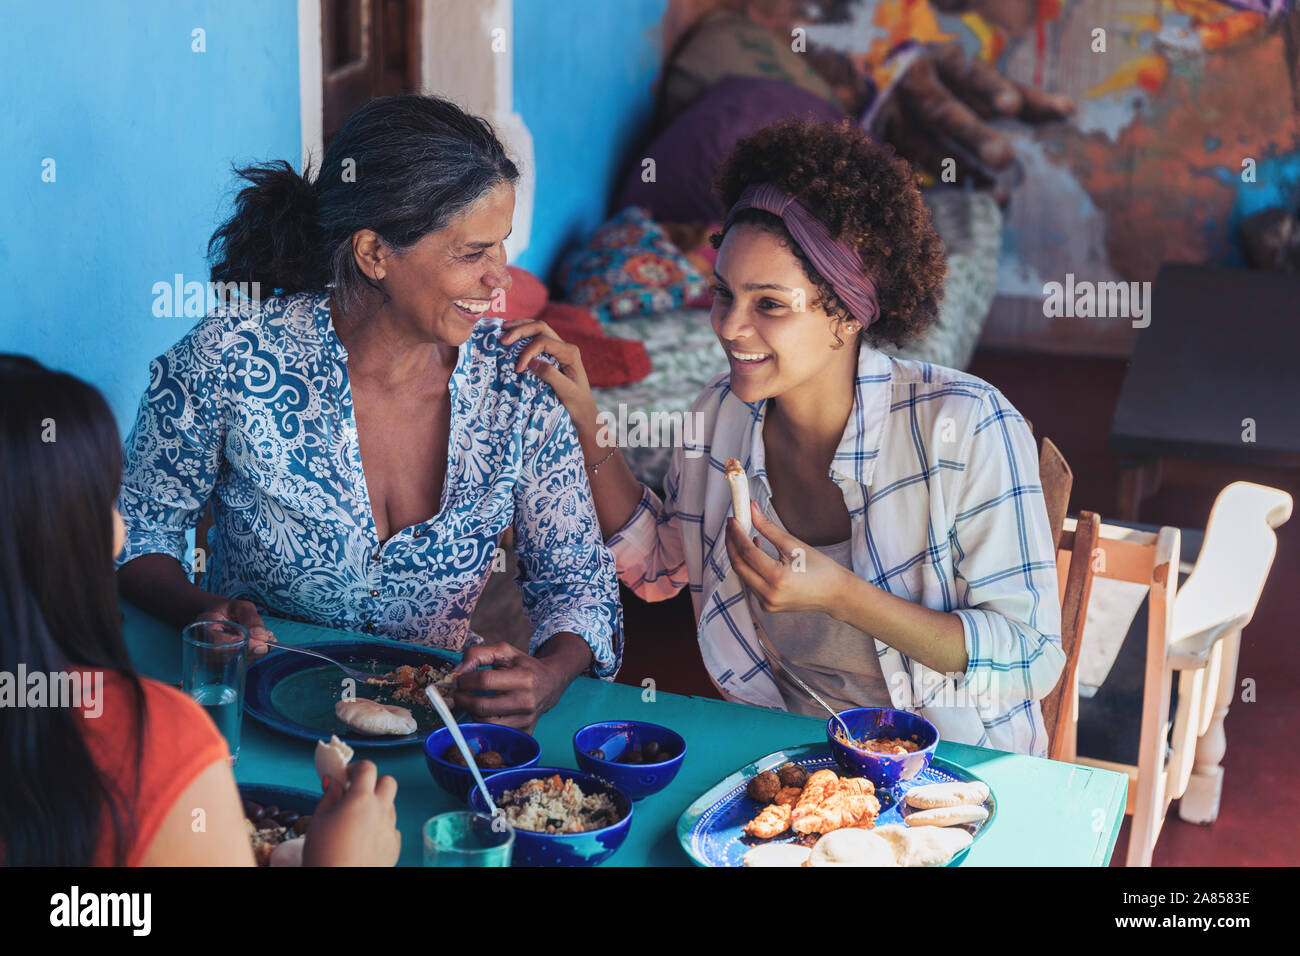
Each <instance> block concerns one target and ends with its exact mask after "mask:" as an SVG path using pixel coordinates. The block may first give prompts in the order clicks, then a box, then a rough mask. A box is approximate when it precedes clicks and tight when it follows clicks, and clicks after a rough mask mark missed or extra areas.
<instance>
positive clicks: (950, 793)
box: [903, 780, 989, 810]
mask: <svg viewBox="0 0 1300 956" xmlns="http://www.w3.org/2000/svg"><path fill="white" fill-rule="evenodd" d="M988 798H989V788H988V786H987V785H986V784H983V783H980V782H979V781H978V780H972V781H970V782H969V783H928V784H926V785H925V786H923V787H913V788H912V789H911V790H909V791H907V796H906V797H904V798H903V799H904V800H906V801H907V805H908V806H909V807H916V808H917V809H918V810H934V809H937V808H938V807H978V806H979V805H980V804H982V803H983V802H984V801H985V800H987V799H988Z"/></svg>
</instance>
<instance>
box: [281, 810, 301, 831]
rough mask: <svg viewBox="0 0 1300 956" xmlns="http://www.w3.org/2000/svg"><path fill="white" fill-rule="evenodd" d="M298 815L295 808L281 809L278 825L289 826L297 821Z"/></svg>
mask: <svg viewBox="0 0 1300 956" xmlns="http://www.w3.org/2000/svg"><path fill="white" fill-rule="evenodd" d="M298 817H299V813H298V811H297V810H281V811H280V816H279V820H280V826H282V827H291V826H293V825H294V823H295V822H296V821H297V819H298Z"/></svg>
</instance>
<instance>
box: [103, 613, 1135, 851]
mask: <svg viewBox="0 0 1300 956" xmlns="http://www.w3.org/2000/svg"><path fill="white" fill-rule="evenodd" d="M123 612H124V614H125V615H126V622H125V629H126V640H127V647H128V648H129V649H130V652H131V657H132V660H133V661H134V662H135V665H136V668H137V669H138V670H139V671H140V672H141V673H143V674H145V675H147V676H149V677H154V678H156V679H158V680H161V681H164V682H166V683H169V684H179V683H180V635H179V633H178V632H176V631H175V630H173V629H172V628H170V627H168V626H166V625H165V624H162V623H160V622H159V621H156V620H154V619H153V618H150V617H148V616H146V615H144V614H143V613H141V612H140V611H138V610H136V609H135V608H132V607H130V606H128V605H123ZM267 623H268V625H269V626H270V627H271V629H272V630H273V631H274V632H275V636H276V639H277V640H279V641H284V642H287V643H291V644H300V643H305V642H310V641H321V640H329V639H339V638H340V637H343V638H347V639H355V637H356V635H348V634H342V633H341V632H338V631H333V630H330V629H328V628H323V627H315V626H313V625H310V624H300V623H297V622H293V621H281V620H274V619H271V618H267ZM642 694H643V691H642V689H641V688H639V687H630V686H626V685H623V684H612V683H608V682H606V681H598V680H593V679H590V678H579V679H578V680H577V681H575V682H574V683H573V685H572V686H571V687H570V688H569V689H568V691H566V692H565V695H564V698H563V699H562V700H561V701H560V703H559V704H558V705H557V706H556V707H555V709H554V710H552V711H551V712H550V713H548V714H546V716H544V717H543V718H542V719H541V720H540V721H539V722H538V725H537V730H536V733H535V736H536V737H537V740H538V742H539V743H540V744H541V745H542V759H541V763H542V765H544V766H557V767H573V768H575V769H576V767H577V762H576V761H575V760H574V758H573V744H572V738H573V734H574V731H576V730H577V729H578V728H579V727H581V726H583V725H584V724H588V723H591V722H593V721H597V720H614V719H634V720H649V721H653V722H655V723H657V724H663V725H665V726H668V727H671V728H673V729H674V730H676V731H677V732H678V733H680V734H681V735H682V736H683V737H685V738H686V743H687V748H688V750H687V754H686V761H685V763H684V765H683V766H682V769H681V772H680V773H679V774H678V775H677V779H675V780H674V781H673V782H672V784H671V785H669V786H668V788H667V789H665V790H662V791H661V792H659V793H657V794H655V795H653V796H650V797H647V798H646V799H644V800H641V801H639V802H638V803H637V804H636V809H635V815H634V817H633V819H632V830H631V833H630V834H629V835H628V839H627V842H626V843H624V844H623V846H622V847H621V848H620V849H619V851H618V853H616V854H615V855H614V856H613V857H612V858H611V859H610V860H609V863H608V864H607V865H612V866H685V865H689V864H690V860H689V859H688V858H687V856H686V854H685V853H684V852H683V850H682V848H681V844H680V843H678V841H677V818H678V817H679V816H680V815H681V813H682V811H683V810H685V809H686V807H687V806H689V805H690V804H691V803H692V802H693V801H694V800H695V799H696V798H697V797H698V796H699V795H700V794H702V793H704V791H706V790H707V789H709V788H710V787H712V786H713V785H714V784H715V783H717V782H718V781H719V780H721V779H722V778H723V777H724V776H726V775H727V774H729V773H731V772H732V771H734V770H736V769H738V768H740V767H742V766H744V765H745V764H747V763H749V762H750V761H752V760H755V759H757V758H758V757H762V756H763V755H765V754H768V753H772V752H773V751H776V750H781V749H784V748H786V747H793V746H797V745H799V744H807V743H816V742H822V741H824V740H825V739H826V732H825V723H824V722H823V721H821V720H818V719H816V718H813V717H802V716H799V715H796V714H786V713H781V712H778V711H771V710H766V709H764V708H760V707H747V706H744V705H742V704H732V703H727V702H725V701H719V700H708V699H706V698H702V697H683V696H680V695H678V694H667V693H663V692H658V693H656V694H655V695H654V696H655V699H654V700H653V701H646V700H643V699H642ZM313 750H314V748H313V746H312V745H311V744H309V743H307V742H306V741H303V740H299V739H297V738H296V737H287V736H284V735H283V734H278V733H275V732H273V731H271V730H268V729H267V728H265V727H263V726H262V725H261V724H259V723H258V722H257V721H256V720H254V719H252V718H251V717H248V716H247V715H245V717H244V722H243V736H242V739H241V741H240V756H239V765H238V766H237V767H236V770H235V776H236V777H237V778H238V779H239V781H240V783H265V784H277V785H279V786H285V787H300V788H302V789H304V790H310V791H312V792H313V793H318V792H320V781H319V780H318V779H317V778H316V771H315V768H314V766H313V762H312V756H313ZM937 753H938V755H939V756H940V757H943V758H945V759H947V760H952V761H954V762H956V763H958V764H961V765H962V766H964V767H968V768H969V769H970V770H972V771H973V772H975V773H977V774H978V775H979V776H981V777H982V778H984V780H986V781H987V782H988V784H989V786H990V787H992V788H993V792H994V793H995V794H996V795H997V799H998V817H997V821H996V822H995V824H994V825H993V827H992V828H990V829H989V831H988V832H987V833H986V834H985V835H984V836H982V837H980V839H979V840H977V841H976V842H975V845H974V846H973V847H972V848H971V851H970V854H969V855H968V856H967V857H966V859H965V861H964V862H963V864H962V865H963V866H1105V865H1106V864H1107V863H1108V862H1109V861H1110V855H1111V851H1112V850H1113V849H1114V847H1115V837H1116V836H1117V835H1118V833H1119V828H1120V824H1121V823H1123V821H1124V803H1125V799H1126V795H1127V790H1128V778H1127V777H1125V776H1124V775H1123V774H1119V773H1114V772H1112V771H1109V770H1098V769H1094V768H1092V767H1081V766H1076V765H1074V764H1066V763H1058V762H1056V761H1052V760H1042V759H1039V758H1037V757H1023V756H1019V755H1016V754H1007V753H1002V752H1001V751H997V750H985V749H983V748H981V747H968V746H966V745H964V744H955V743H948V742H946V741H944V742H941V743H940V744H939V747H938V751H937ZM359 756H361V757H365V758H367V759H370V760H374V761H375V763H376V764H377V765H378V766H379V772H380V773H386V774H392V775H393V777H395V778H396V779H397V783H398V793H397V825H398V828H399V829H400V830H401V831H402V858H401V863H402V865H404V866H418V865H419V863H420V827H421V825H422V824H423V823H424V821H425V820H426V819H428V818H429V817H431V816H434V815H435V814H438V813H443V812H445V811H447V810H455V809H460V808H461V807H460V805H459V804H457V803H456V801H454V800H453V799H452V798H451V797H449V796H448V795H447V794H446V793H444V792H443V791H442V790H441V789H440V788H439V787H438V785H437V784H435V783H434V782H433V778H431V777H430V776H429V771H428V769H427V768H426V767H425V763H424V752H423V750H422V749H421V748H420V747H410V748H402V749H391V750H371V751H369V752H367V751H366V750H365V749H362V750H360V751H359Z"/></svg>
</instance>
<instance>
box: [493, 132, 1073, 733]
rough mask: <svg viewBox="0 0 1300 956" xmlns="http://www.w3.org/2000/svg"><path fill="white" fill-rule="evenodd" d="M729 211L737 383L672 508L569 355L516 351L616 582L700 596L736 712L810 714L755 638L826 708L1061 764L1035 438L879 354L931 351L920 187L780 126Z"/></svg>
mask: <svg viewBox="0 0 1300 956" xmlns="http://www.w3.org/2000/svg"><path fill="white" fill-rule="evenodd" d="M717 186H718V189H719V191H720V193H721V194H722V197H723V200H724V204H725V206H726V208H728V209H729V210H730V212H729V213H728V216H727V220H726V223H725V225H724V226H723V229H722V232H721V234H720V235H719V236H716V237H715V239H714V241H715V242H717V243H718V244H719V249H718V261H717V268H716V272H715V277H714V278H715V297H714V303H713V312H712V323H713V327H714V330H715V331H716V333H717V335H718V340H719V342H721V344H722V347H723V349H724V351H725V352H726V353H727V356H728V358H729V360H730V365H731V370H730V372H729V373H728V374H724V375H721V376H719V377H718V378H717V379H715V380H714V381H713V382H712V383H710V385H709V387H708V388H706V389H705V391H704V393H703V394H702V395H701V396H700V397H699V399H698V400H697V401H696V403H695V406H694V408H693V413H694V414H697V415H699V416H700V419H699V421H700V423H702V425H703V429H702V430H697V432H696V433H697V434H700V435H702V438H701V439H700V442H699V444H698V445H696V446H688V447H683V448H678V449H676V450H675V452H674V455H673V458H672V463H671V465H670V467H669V470H668V473H667V476H666V479H665V494H664V496H663V498H660V497H659V496H658V495H656V494H655V493H654V492H652V491H651V490H650V489H648V488H645V487H643V486H642V485H641V484H640V483H638V482H637V480H636V479H635V478H634V477H633V476H632V473H631V471H630V470H629V469H628V467H627V465H626V463H625V462H624V461H623V459H622V456H621V455H620V454H617V453H614V454H612V455H611V449H610V448H607V447H602V446H601V441H600V434H601V433H600V430H599V428H598V426H597V418H596V405H595V401H594V399H593V397H592V394H591V390H590V388H589V387H588V386H587V380H586V376H585V375H584V373H583V371H582V362H581V356H580V355H579V354H578V353H577V350H576V349H575V348H573V347H572V346H569V345H567V344H565V343H562V342H561V341H560V340H558V339H557V338H556V337H555V336H554V334H553V333H551V332H550V330H549V329H546V328H545V327H544V326H542V325H541V324H540V323H521V324H519V325H517V326H514V327H512V328H511V330H510V331H509V333H508V334H507V336H506V339H505V341H507V342H508V341H511V340H512V339H514V338H519V337H523V336H526V335H537V338H535V339H534V340H533V341H532V342H531V343H530V344H529V346H528V347H527V348H525V349H524V351H523V352H522V353H520V357H519V361H520V364H519V368H521V369H522V368H524V367H525V366H528V367H530V368H532V369H533V371H534V373H535V374H537V375H539V376H540V377H542V378H543V379H544V380H545V381H546V382H548V383H549V384H550V385H551V387H552V388H553V389H554V390H555V392H556V394H557V395H558V396H559V398H560V399H561V401H563V402H564V403H565V405H566V406H567V407H568V408H569V411H570V414H571V415H572V417H573V420H574V422H575V423H576V425H577V428H578V433H579V440H580V441H581V443H582V446H583V450H584V454H585V456H586V460H587V463H588V473H589V474H590V477H591V484H592V489H593V491H594V493H595V497H596V507H597V512H598V514H599V517H600V523H601V529H602V531H603V532H604V533H605V536H606V543H607V544H608V545H609V547H610V548H611V549H612V550H613V551H614V554H615V556H616V557H617V560H618V570H619V576H620V578H621V579H622V581H623V583H625V584H626V585H627V586H628V587H630V588H632V590H634V591H635V592H636V593H637V594H638V595H640V596H641V597H642V598H645V599H646V600H663V599H665V598H668V597H671V596H672V595H674V594H676V593H677V592H678V591H679V590H680V589H681V588H682V587H683V586H685V585H688V584H689V585H690V588H691V597H692V598H693V600H694V604H695V612H696V618H697V621H698V623H699V627H698V636H699V642H700V649H701V652H702V654H703V657H704V663H705V666H706V668H707V669H708V671H709V673H710V675H711V677H712V678H713V681H714V682H715V684H716V685H717V686H718V688H719V689H720V690H721V691H722V692H723V693H724V694H725V695H726V696H727V697H728V698H729V699H732V700H738V701H743V702H747V703H753V704H760V705H765V706H769V707H778V708H784V709H787V710H792V711H799V712H803V713H808V714H820V713H821V711H820V710H819V708H818V707H817V706H816V705H815V704H814V703H813V702H812V701H811V700H810V699H809V697H808V696H807V695H806V694H805V693H804V692H803V691H802V690H800V689H799V688H798V687H797V686H796V685H794V684H793V683H790V682H789V681H788V679H787V678H786V677H785V675H784V673H783V672H782V671H781V669H780V668H779V667H775V666H773V664H772V663H771V662H770V661H769V659H768V657H767V655H766V653H765V651H764V649H763V647H762V646H761V645H760V643H759V641H758V640H757V639H756V636H755V625H756V624H758V625H760V626H761V628H762V630H763V631H764V632H765V633H766V636H767V638H768V640H769V642H770V643H771V645H772V646H773V647H775V648H776V650H777V651H778V653H780V654H781V656H782V657H783V658H784V659H785V660H786V661H788V662H791V663H792V665H793V666H794V667H795V668H796V669H797V670H798V672H799V674H800V676H801V677H802V678H803V680H804V681H806V682H807V683H808V684H810V685H811V686H813V687H814V688H815V689H816V690H817V691H818V692H819V693H820V694H821V695H822V696H823V697H825V698H826V699H827V700H828V701H829V702H830V703H831V704H832V705H833V706H835V707H836V708H837V709H842V708H847V707H851V706H860V705H876V706H887V707H890V706H892V707H898V708H904V709H908V710H912V711H916V712H919V713H921V714H922V715H924V716H925V717H927V718H928V719H930V720H931V721H932V722H933V723H934V724H935V725H936V726H937V727H938V729H939V732H940V734H941V735H942V736H943V737H944V738H945V739H948V740H956V741H960V742H963V743H970V744H977V745H981V746H989V747H994V748H998V749H1003V750H1009V751H1017V752H1022V753H1032V754H1044V753H1046V751H1047V734H1046V731H1045V729H1044V726H1043V720H1042V715H1041V712H1040V709H1039V706H1038V699H1039V698H1041V697H1043V696H1044V695H1045V694H1046V693H1047V692H1048V691H1049V690H1051V688H1052V686H1053V685H1054V684H1055V683H1056V681H1057V679H1058V677H1059V675H1060V672H1061V667H1062V665H1063V663H1064V656H1063V655H1062V652H1061V647H1060V604H1059V600H1058V596H1057V584H1056V561H1055V551H1054V548H1053V544H1052V535H1051V531H1050V529H1049V526H1048V519H1047V512H1046V508H1045V506H1044V502H1043V496H1042V489H1041V486H1040V485H1039V483H1038V477H1037V476H1038V466H1037V461H1038V456H1037V453H1036V451H1035V447H1034V441H1033V438H1032V436H1031V434H1030V432H1029V429H1028V428H1027V427H1026V425H1025V422H1024V420H1023V419H1022V418H1021V417H1020V415H1019V414H1018V413H1017V412H1016V410H1015V409H1014V408H1012V407H1011V405H1010V404H1008V402H1007V401H1006V399H1005V398H1003V396H1002V395H1001V394H1000V393H999V392H998V390H997V389H995V388H993V387H992V386H990V385H988V384H987V383H985V382H982V381H980V380H979V379H977V378H975V377H974V376H971V375H967V374H966V373H964V372H960V371H956V370H954V369H947V368H940V367H937V366H933V365H927V364H925V363H923V362H910V361H902V360H899V359H895V358H892V357H890V356H889V355H886V354H885V353H883V352H881V351H879V350H878V348H877V347H878V346H879V345H880V344H882V343H885V342H894V343H901V342H904V341H907V340H908V339H910V338H912V337H914V336H916V335H918V334H920V333H921V332H924V331H925V330H926V329H927V328H929V326H930V325H931V324H932V323H933V322H934V320H935V317H936V313H937V307H938V301H939V298H940V296H941V294H942V282H943V274H944V262H943V248H942V245H941V242H940V239H939V237H938V235H937V234H936V233H935V230H934V227H933V226H932V225H931V223H930V218H929V215H928V213H927V211H926V208H925V206H924V204H923V203H922V201H921V196H920V193H919V192H918V191H917V187H916V183H915V180H914V177H913V174H912V172H911V170H910V168H909V167H908V166H907V165H906V164H905V163H904V162H902V161H901V160H899V159H897V158H896V157H895V156H894V155H893V153H892V151H890V150H889V149H888V148H886V147H881V146H879V145H877V144H875V143H873V142H872V141H871V140H870V139H868V138H867V137H866V136H865V135H864V134H863V133H861V132H860V131H858V130H856V129H854V128H852V127H850V126H848V125H833V124H826V123H808V122H796V121H788V122H784V123H779V124H776V125H773V126H769V127H766V128H764V129H762V130H759V131H758V132H757V133H755V134H754V135H753V136H751V137H749V138H747V139H745V140H742V141H741V142H740V143H739V144H738V145H737V147H736V149H735V151H734V152H733V153H732V155H731V156H730V158H729V159H728V160H727V161H726V162H725V163H724V164H723V166H722V168H721V170H720V172H719V176H718V180H717ZM541 352H547V353H549V354H551V355H553V356H554V357H555V358H556V359H557V360H558V362H559V367H558V368H557V367H554V366H552V365H550V364H549V363H545V362H540V361H534V360H535V359H537V357H538V355H539V353H541ZM731 458H735V459H736V460H737V461H738V462H739V463H740V464H741V465H742V466H743V467H744V469H745V472H746V473H747V475H748V476H749V485H750V493H751V496H752V499H753V504H752V506H751V515H750V518H751V520H752V524H753V527H754V529H755V530H756V531H757V532H758V535H759V536H757V537H755V538H753V540H750V538H749V537H748V536H747V535H746V533H745V532H744V531H743V530H742V528H741V525H740V524H739V523H738V522H737V520H736V517H735V516H733V515H732V513H731V512H732V497H731V494H730V490H729V485H728V480H727V477H726V474H725V463H726V462H727V461H728V459H731Z"/></svg>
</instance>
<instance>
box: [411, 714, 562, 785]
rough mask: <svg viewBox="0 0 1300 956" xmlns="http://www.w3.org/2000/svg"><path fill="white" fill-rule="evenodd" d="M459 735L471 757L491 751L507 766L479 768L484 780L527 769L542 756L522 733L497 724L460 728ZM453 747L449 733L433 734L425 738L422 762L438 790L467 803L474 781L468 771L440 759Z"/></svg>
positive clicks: (537, 744)
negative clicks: (496, 768)
mask: <svg viewBox="0 0 1300 956" xmlns="http://www.w3.org/2000/svg"><path fill="white" fill-rule="evenodd" d="M460 732H461V733H462V734H463V735H464V736H465V743H467V744H469V749H470V750H472V751H474V753H475V754H481V753H483V751H485V750H495V751H496V752H497V753H499V754H500V755H501V757H502V759H504V760H505V762H506V763H507V764H509V766H508V767H503V768H501V769H500V770H485V769H483V768H482V767H480V768H479V770H480V772H482V774H483V777H484V779H486V778H487V777H490V776H491V775H492V774H495V773H503V772H505V771H506V770H515V769H518V768H523V767H531V766H533V765H534V764H536V763H537V761H538V760H539V759H541V756H542V745H541V744H539V743H538V742H537V741H536V740H534V739H533V738H532V737H530V736H529V735H528V734H526V733H524V732H523V731H522V730H515V729H514V728H513V727H502V726H501V725H500V724H461V725H460ZM455 746H456V741H454V740H452V739H451V731H449V730H448V729H447V728H446V727H442V728H440V729H439V730H435V731H434V732H433V733H431V734H429V736H428V737H427V738H425V741H424V762H425V763H426V764H428V765H429V774H430V776H432V777H433V779H434V782H435V783H437V784H438V786H440V787H442V789H444V790H446V791H447V792H448V793H450V794H451V795H452V796H453V797H455V798H456V799H457V800H467V799H469V791H470V789H471V788H472V787H473V786H474V777H473V775H472V774H470V772H469V768H468V767H463V766H461V765H460V764H458V763H452V762H451V761H450V760H443V759H442V755H443V754H444V753H446V751H447V748H448V747H455Z"/></svg>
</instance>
